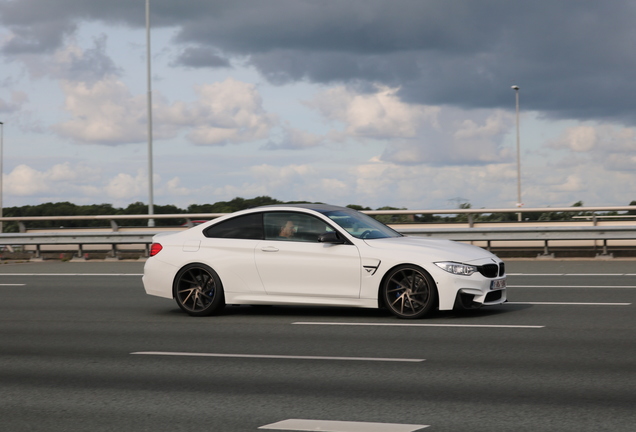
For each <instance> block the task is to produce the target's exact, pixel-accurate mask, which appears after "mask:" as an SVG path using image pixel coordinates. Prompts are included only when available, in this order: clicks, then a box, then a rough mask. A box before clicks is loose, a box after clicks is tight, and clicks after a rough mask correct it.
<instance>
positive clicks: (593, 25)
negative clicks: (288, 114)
mask: <svg viewBox="0 0 636 432" xmlns="http://www.w3.org/2000/svg"><path fill="white" fill-rule="evenodd" d="M144 3H145V2H143V1H142V0H138V1H136V2H130V1H129V0H111V1H110V2H86V1H83V0H57V1H55V2H52V1H51V0H20V1H8V2H7V1H5V2H2V3H0V14H1V20H2V23H3V24H4V25H5V26H7V27H9V28H10V29H12V30H13V31H14V32H15V35H16V37H15V38H14V39H13V40H11V41H10V42H9V43H8V44H7V45H5V47H4V52H5V53H7V54H10V53H17V52H19V51H20V50H24V51H30V52H34V51H37V50H41V51H45V50H50V49H52V48H54V47H55V46H56V45H59V44H60V43H61V41H62V40H63V36H64V35H65V34H68V33H69V32H71V31H72V29H73V26H74V25H76V24H77V23H78V22H79V21H80V20H84V19H87V20H100V21H105V22H112V23H121V24H124V25H129V26H136V27H139V26H143V25H144V17H145V15H144ZM151 7H152V22H153V25H154V26H155V27H156V26H173V27H176V28H178V35H177V37H176V42H177V43H181V44H183V45H184V46H187V47H188V48H186V49H185V50H184V51H183V55H182V56H181V57H179V58H178V59H177V60H176V62H177V63H180V64H182V65H185V66H189V67H210V66H213V67H214V66H218V64H217V63H218V62H222V61H223V59H231V58H232V57H233V56H240V57H242V58H247V59H248V61H249V62H250V63H251V64H252V65H253V66H254V67H256V68H257V69H258V70H259V71H260V72H261V73H262V74H263V75H264V76H265V77H266V78H267V79H269V80H270V81H272V82H274V83H278V84H284V83H287V82H292V81H297V80H308V81H312V82H319V83H347V84H352V83H355V84H358V85H360V86H361V87H360V88H364V86H365V84H368V83H370V82H379V83H382V84H386V85H390V86H396V87H397V86H399V87H400V88H401V91H400V96H401V97H402V98H403V99H404V100H406V101H409V102H413V103H423V104H446V105H454V106H459V107H463V108H496V107H504V108H508V109H509V108H510V107H511V105H512V103H513V99H514V95H513V92H512V90H511V89H510V86H511V85H513V84H515V85H519V86H520V87H521V100H522V108H523V109H525V110H538V111H541V112H543V113H544V114H545V115H547V116H553V117H559V118H579V119H592V118H603V119H612V120H618V121H623V122H625V123H631V124H633V123H634V119H636V108H635V105H634V103H633V101H634V100H635V99H636V89H634V88H633V86H632V85H631V81H632V77H633V72H634V70H636V58H635V57H634V56H633V55H631V53H632V51H633V47H634V46H636V26H634V25H633V23H634V22H635V21H636V2H634V1H631V0H616V1H607V2H600V1H597V0H568V1H564V0H561V1H559V0H535V1H511V0H482V1H476V0H457V1H447V0H427V1H423V0H382V1H381V0H338V1H335V0H322V1H320V0H313V1H310V0H307V1H302V0H232V1H229V0H228V1H211V0H210V1H206V2H204V1H200V0H181V1H179V2H174V1H172V0H151ZM197 49H198V50H200V51H199V52H197ZM205 53H207V55H206V54H205ZM210 53H216V54H213V56H210V55H209V54H210ZM197 54H201V55H200V56H198V55H197Z"/></svg>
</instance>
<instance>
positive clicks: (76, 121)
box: [53, 76, 148, 145]
mask: <svg viewBox="0 0 636 432" xmlns="http://www.w3.org/2000/svg"><path fill="white" fill-rule="evenodd" d="M61 86H62V90H63V91H64V93H65V95H66V102H65V104H64V107H65V109H66V111H67V112H69V113H70V115H71V119H70V120H68V121H66V122H63V123H61V124H58V125H55V126H53V130H54V131H55V132H57V133H58V134H60V135H62V136H67V137H69V138H72V139H73V140H75V141H78V142H83V143H97V144H110V145H115V144H127V143H135V142H141V141H144V140H146V139H147V118H148V117H147V112H146V99H145V97H143V96H134V95H132V94H131V93H130V91H129V90H128V88H127V87H126V86H125V85H124V83H123V82H121V81H120V80H118V79H116V78H115V77H112V76H110V77H108V78H106V79H104V80H101V81H98V82H96V83H94V84H92V85H90V84H87V83H85V82H71V81H63V82H62V83H61Z"/></svg>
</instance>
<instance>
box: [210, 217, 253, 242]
mask: <svg viewBox="0 0 636 432" xmlns="http://www.w3.org/2000/svg"><path fill="white" fill-rule="evenodd" d="M203 235H205V236H206V237H211V238H234V239H248V240H262V239H263V214H262V213H253V214H248V215H243V216H237V217H235V218H232V219H228V220H225V221H223V222H219V223H218V224H214V225H212V226H210V227H208V228H207V229H206V230H205V231H204V232H203Z"/></svg>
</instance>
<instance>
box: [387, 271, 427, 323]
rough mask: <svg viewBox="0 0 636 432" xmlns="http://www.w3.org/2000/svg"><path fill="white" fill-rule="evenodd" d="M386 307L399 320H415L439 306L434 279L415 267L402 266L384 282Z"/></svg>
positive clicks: (389, 274) (388, 275) (392, 272)
mask: <svg viewBox="0 0 636 432" xmlns="http://www.w3.org/2000/svg"><path fill="white" fill-rule="evenodd" d="M381 295H382V300H383V301H384V305H385V306H386V307H387V308H388V309H389V311H391V313H392V314H393V315H395V316H396V317H398V318H404V319H415V318H421V317H423V316H425V315H426V314H428V313H429V312H430V311H431V310H432V309H433V308H435V307H436V306H437V288H436V285H435V281H434V280H433V278H432V277H431V276H430V275H429V274H428V273H427V272H426V271H425V270H424V269H422V268H420V267H418V266H415V265H401V266H398V267H395V268H394V269H392V270H391V271H389V272H388V273H387V274H386V276H385V277H384V280H383V282H382V287H381Z"/></svg>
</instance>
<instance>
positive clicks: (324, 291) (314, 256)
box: [254, 212, 361, 298]
mask: <svg viewBox="0 0 636 432" xmlns="http://www.w3.org/2000/svg"><path fill="white" fill-rule="evenodd" d="M264 225H265V240H264V241H262V242H261V243H259V244H258V245H257V246H256V249H255V251H254V252H255V261H256V267H257V270H258V273H259V275H260V277H261V281H262V282H263V286H264V287H265V291H266V292H267V294H271V295H289V296H306V297H309V296H311V297H350V298H351V297H352V298H358V297H359V296H360V278H361V262H360V254H359V252H358V248H357V247H356V246H354V245H353V244H328V243H320V242H318V236H319V235H320V234H324V233H325V232H327V231H333V230H334V229H333V228H332V227H331V226H330V225H329V224H328V223H327V222H325V221H323V220H322V219H319V218H318V217H316V216H313V215H310V214H306V213H300V212H269V213H265V215H264ZM290 231H292V235H288V234H289V232H290Z"/></svg>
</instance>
